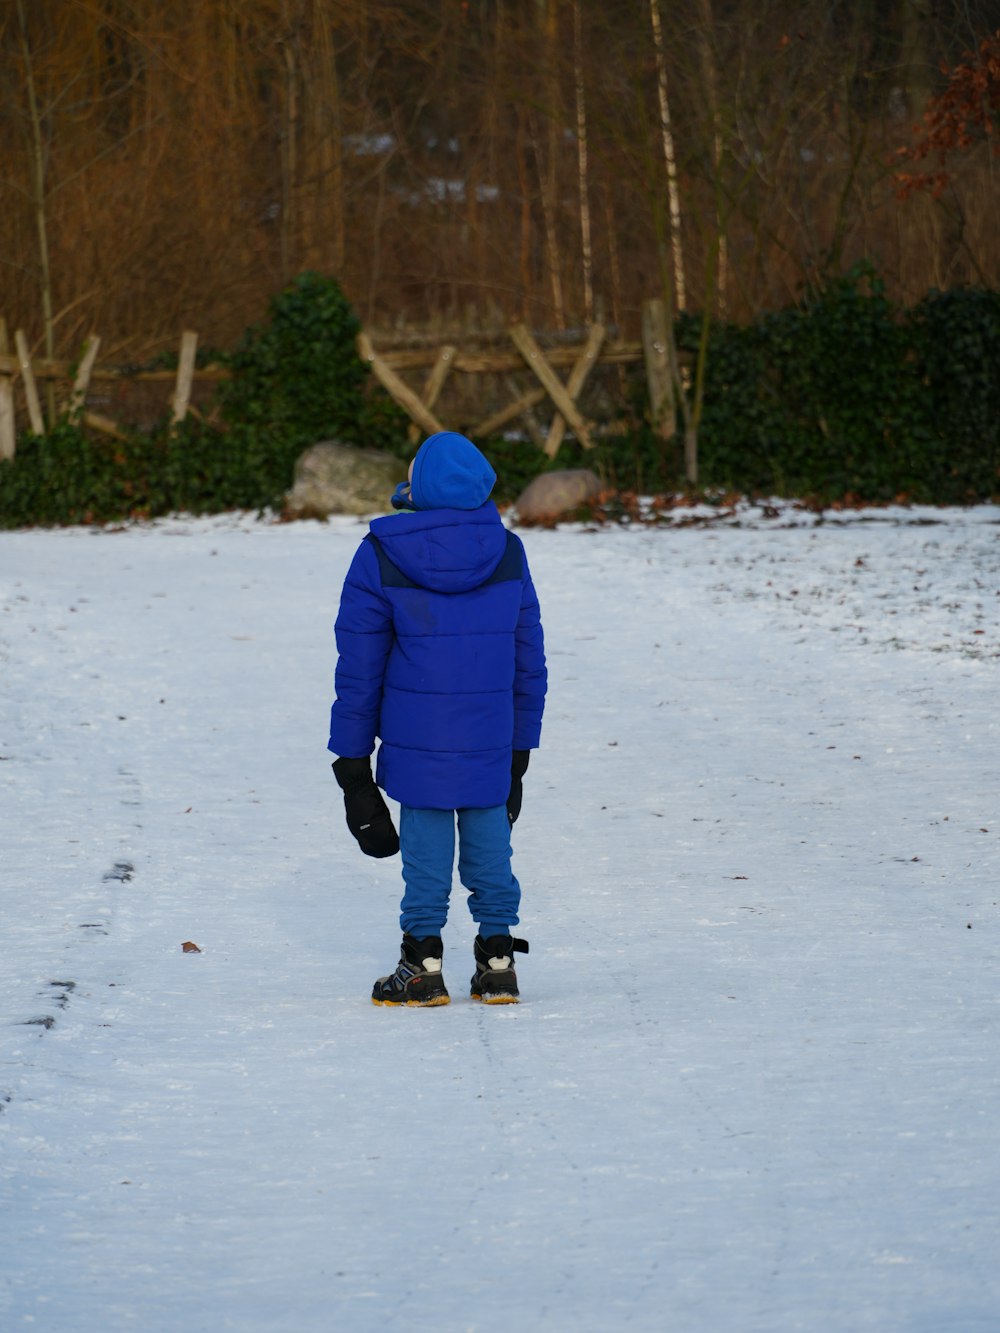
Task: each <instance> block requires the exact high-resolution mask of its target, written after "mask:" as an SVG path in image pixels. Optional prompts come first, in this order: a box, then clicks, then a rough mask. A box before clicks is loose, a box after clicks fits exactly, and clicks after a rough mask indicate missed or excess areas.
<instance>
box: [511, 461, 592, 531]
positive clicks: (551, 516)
mask: <svg viewBox="0 0 1000 1333" xmlns="http://www.w3.org/2000/svg"><path fill="white" fill-rule="evenodd" d="M603 490H604V483H603V482H602V481H601V479H600V477H599V476H598V475H597V473H596V472H591V471H590V469H589V468H569V469H567V470H565V471H562V472H543V473H542V474H541V476H539V477H535V479H534V481H531V482H529V483H528V485H527V486H526V487H525V488H524V490H523V491H522V492H521V494H520V495H519V496H518V497H517V500H516V502H515V504H514V508H515V509H516V511H517V517H518V520H519V521H520V522H521V523H554V522H556V520H557V519H560V518H562V517H563V516H564V515H565V514H572V513H573V512H574V510H577V509H579V508H580V506H581V505H585V504H588V503H589V502H590V501H591V500H596V499H597V497H598V496H599V495H600V494H601V492H602V491H603Z"/></svg>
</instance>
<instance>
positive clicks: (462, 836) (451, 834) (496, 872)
mask: <svg viewBox="0 0 1000 1333" xmlns="http://www.w3.org/2000/svg"><path fill="white" fill-rule="evenodd" d="M456 815H457V817H458V877H459V879H460V880H461V881H462V883H463V884H464V886H465V887H466V888H467V889H468V890H469V911H470V912H471V913H472V919H473V921H475V922H476V923H477V925H478V926H479V933H480V935H482V937H483V939H489V937H490V936H491V935H508V934H509V933H510V928H511V926H515V925H517V909H518V904H519V903H520V901H521V886H520V885H519V884H518V882H517V880H516V879H515V878H514V874H513V871H512V870H511V868H510V824H509V823H508V821H507V807H506V806H505V805H493V806H490V807H489V808H488V809H485V810H473V809H464V810H418V809H415V808H414V807H413V806H410V805H403V806H400V809H399V850H400V854H401V855H402V858H403V882H404V884H405V886H406V888H405V891H404V893H403V901H402V902H401V903H400V908H401V909H402V910H401V915H400V918H399V924H400V925H401V926H402V927H403V930H404V931H406V933H407V934H409V935H413V936H415V937H416V938H417V939H418V940H419V939H423V938H424V937H425V936H427V935H440V934H441V931H442V930H443V928H444V923H445V921H446V920H447V919H448V898H449V896H450V894H451V876H452V868H453V866H454V864H455V817H456Z"/></svg>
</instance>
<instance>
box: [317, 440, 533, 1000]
mask: <svg viewBox="0 0 1000 1333" xmlns="http://www.w3.org/2000/svg"><path fill="white" fill-rule="evenodd" d="M495 481H496V473H495V472H494V471H493V469H492V467H491V466H490V465H489V463H488V462H487V460H486V459H485V458H484V456H483V455H482V454H481V453H480V452H479V450H478V449H477V448H476V446H475V445H474V444H473V443H472V442H471V440H467V439H466V438H465V436H464V435H458V434H455V433H454V432H452V431H441V432H439V433H438V434H436V435H432V436H430V438H429V439H427V440H425V441H424V443H423V444H422V445H421V446H420V449H419V450H418V451H417V454H416V457H415V458H414V459H413V462H412V463H411V464H410V480H409V482H403V483H402V485H400V486H399V487H398V488H397V491H396V494H395V495H394V496H393V497H392V503H393V507H394V508H396V509H399V510H402V511H404V512H402V513H399V514H394V515H389V516H388V517H386V518H378V519H375V520H374V521H373V522H372V523H371V525H370V531H369V533H368V535H367V536H366V537H365V539H364V541H363V542H362V543H361V545H360V547H359V548H358V551H357V553H356V555H355V557H354V560H353V562H352V564H351V567H350V569H349V571H348V574H347V578H346V580H345V582H344V590H343V594H342V596H341V602H340V613H339V615H338V616H337V624H336V632H337V650H338V653H339V657H338V661H337V672H336V695H337V697H336V700H335V702H334V705H333V709H332V711H331V717H330V744H329V749H330V750H331V751H332V752H333V753H334V754H336V755H339V756H340V757H339V758H338V759H337V760H336V762H335V763H334V765H333V771H334V774H335V776H336V778H337V782H338V783H339V784H340V787H341V788H342V790H343V792H344V803H345V808H346V813H347V826H348V828H349V829H350V830H351V833H352V834H353V835H354V836H355V837H356V838H357V840H358V842H359V844H360V846H361V850H362V851H363V852H365V853H366V854H367V855H368V856H392V855H394V854H395V852H396V851H397V850H398V851H400V852H401V854H402V861H403V882H404V893H403V901H402V903H401V909H402V910H401V915H400V925H401V926H402V929H403V944H402V951H401V957H400V960H399V966H398V967H397V968H396V970H395V972H394V973H392V975H391V976H388V977H380V978H379V980H378V981H376V982H375V986H374V989H373V991H372V1000H373V1001H374V1003H375V1004H391V1005H396V1004H408V1005H441V1004H447V1003H448V1000H449V996H448V991H447V988H446V987H445V983H444V977H443V975H442V970H441V969H442V958H443V953H444V950H443V946H442V942H441V931H442V930H443V928H444V924H445V920H446V919H447V915H448V898H449V895H450V893H451V879H452V867H453V863H454V859H455V824H456V819H457V823H458V848H459V850H458V873H459V878H460V879H461V881H462V884H463V885H464V886H465V887H466V889H468V890H469V910H470V911H471V913H472V917H473V920H474V921H475V922H476V923H477V925H478V927H479V934H478V936H477V938H476V941H475V946H474V954H475V964H476V971H475V975H474V976H473V978H472V998H473V999H475V1000H481V1001H483V1002H484V1003H485V1004H516V1003H517V1000H518V988H517V974H516V972H515V970H514V966H513V958H512V955H513V954H514V953H527V952H528V945H527V941H525V940H519V939H515V938H514V937H513V936H512V935H511V933H510V930H511V926H514V925H516V924H517V921H518V915H517V912H518V905H519V901H520V896H521V890H520V886H519V885H518V882H517V880H516V879H515V877H514V875H513V872H512V871H511V865H510V859H511V850H510V829H511V826H512V825H513V823H514V820H515V819H516V818H517V816H518V814H519V812H520V809H521V779H522V778H523V776H524V773H525V770H526V769H527V767H528V752H529V751H530V750H532V749H534V748H536V747H537V745H538V741H539V735H540V732H541V723H542V710H543V708H544V704H545V690H546V670H545V652H544V646H543V641H542V626H541V620H540V617H539V610H538V599H537V598H536V596H535V590H534V587H533V586H532V582H531V576H530V574H529V572H528V563H527V559H526V557H525V554H524V547H523V546H522V544H521V541H520V539H519V538H518V537H516V536H515V535H514V534H513V533H512V532H508V531H507V529H506V528H505V527H504V526H503V523H502V522H501V520H500V515H499V513H498V512H497V508H496V505H495V504H493V502H492V501H491V500H490V499H489V495H490V492H491V491H492V489H493V484H494V482H495ZM376 737H378V738H379V739H380V740H381V745H380V747H379V751H378V757H377V760H376V766H375V768H376V771H375V778H374V780H373V779H372V774H371V762H370V755H371V752H372V750H373V749H374V747H375V739H376ZM379 787H381V788H383V789H384V790H385V791H386V792H387V793H388V794H389V795H390V796H391V797H392V798H393V799H394V800H396V801H399V803H400V817H399V837H398V839H397V837H396V831H395V829H394V828H393V825H392V819H391V818H390V815H389V810H388V807H387V806H386V803H385V801H384V799H383V797H382V794H381V792H380V791H379Z"/></svg>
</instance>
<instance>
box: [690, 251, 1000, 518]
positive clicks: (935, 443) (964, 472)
mask: <svg viewBox="0 0 1000 1333" xmlns="http://www.w3.org/2000/svg"><path fill="white" fill-rule="evenodd" d="M685 332H686V333H687V336H688V339H689V340H690V339H691V336H692V333H691V332H689V331H688V330H685ZM699 445H700V463H701V478H702V481H703V482H704V483H705V484H707V485H713V486H722V487H725V488H726V489H731V490H737V491H741V492H748V493H765V492H771V493H775V494H779V495H797V496H811V497H815V498H817V499H819V500H834V499H843V498H845V497H848V498H858V499H862V500H869V501H885V500H890V499H893V498H895V497H897V496H906V497H907V498H909V499H911V500H914V501H921V502H926V503H934V504H944V503H966V502H969V501H973V500H981V499H988V498H992V497H996V496H998V495H1000V294H998V293H996V292H990V291H979V290H961V291H952V292H944V293H941V292H932V293H930V294H929V295H928V296H927V297H926V298H925V299H924V300H923V301H922V302H921V303H920V304H919V305H918V306H916V307H915V308H914V309H912V310H910V311H907V312H905V313H902V312H899V311H896V310H894V309H893V308H892V306H891V305H890V304H889V302H888V300H887V299H886V297H885V294H884V291H883V290H882V287H881V284H880V283H879V282H878V281H877V279H876V278H875V277H874V275H872V274H871V273H870V271H867V270H864V269H861V270H858V271H855V272H854V273H852V274H851V275H849V276H848V277H846V278H844V279H842V280H841V281H839V282H837V283H836V284H834V285H833V286H832V287H831V288H829V289H828V290H827V291H825V292H823V293H821V294H819V295H817V296H815V297H814V298H813V299H811V300H809V301H806V302H803V303H802V304H801V305H800V306H796V307H794V308H792V309H789V310H784V311H781V312H779V313H777V314H772V315H767V316H765V317H764V318H763V319H761V320H759V321H757V322H756V323H755V324H753V325H751V326H750V327H749V328H737V327H735V326H732V325H722V326H720V327H718V328H716V329H715V330H713V332H712V336H711V341H710V346H709V358H708V372H707V376H706V385H705V409H704V415H703V418H702V424H701V432H700V440H699Z"/></svg>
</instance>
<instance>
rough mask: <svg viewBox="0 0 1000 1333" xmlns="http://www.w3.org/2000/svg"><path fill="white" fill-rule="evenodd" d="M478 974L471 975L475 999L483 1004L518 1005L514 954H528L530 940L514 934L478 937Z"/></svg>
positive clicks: (476, 946) (476, 949)
mask: <svg viewBox="0 0 1000 1333" xmlns="http://www.w3.org/2000/svg"><path fill="white" fill-rule="evenodd" d="M475 952H476V975H475V976H474V977H473V978H472V998H473V999H474V1000H481V1001H482V1003H483V1004H517V1002H518V998H519V997H518V990H517V973H516V972H515V971H514V959H513V956H512V955H514V954H515V953H527V952H528V941H527V940H517V939H515V938H514V937H513V936H512V935H490V937H489V938H488V939H485V940H484V939H483V937H482V936H481V935H477V936H476V943H475Z"/></svg>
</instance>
